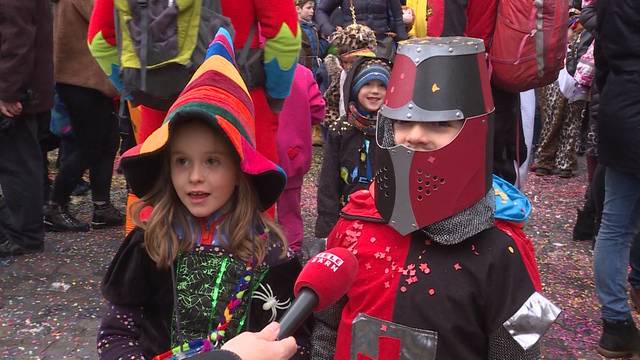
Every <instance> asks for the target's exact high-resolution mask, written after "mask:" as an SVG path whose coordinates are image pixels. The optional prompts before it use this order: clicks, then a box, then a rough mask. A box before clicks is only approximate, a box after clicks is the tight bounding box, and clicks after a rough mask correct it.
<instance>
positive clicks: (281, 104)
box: [0, 0, 640, 360]
mask: <svg viewBox="0 0 640 360" xmlns="http://www.w3.org/2000/svg"><path fill="white" fill-rule="evenodd" d="M506 2H509V0H491V1H481V0H470V1H467V2H455V1H448V0H441V1H433V2H432V1H429V2H427V1H422V0H407V1H401V0H344V1H338V0H317V2H316V0H295V1H294V0H272V1H262V0H245V1H237V0H218V1H216V0H202V1H200V2H193V3H192V2H189V1H181V0H176V1H169V2H164V1H153V0H148V1H135V2H133V1H127V0H34V1H29V2H25V1H22V0H6V1H5V4H3V7H2V9H1V10H0V11H1V12H0V113H1V114H0V256H2V257H10V256H21V255H27V254H30V253H35V252H41V251H43V249H44V241H45V231H58V232H88V231H91V230H92V229H99V228H106V227H110V228H112V229H113V231H114V232H122V236H123V238H124V241H123V242H122V244H121V246H120V248H119V250H118V251H117V253H116V254H114V257H113V260H112V262H111V264H110V265H109V267H108V270H107V273H106V274H105V276H104V279H103V281H102V284H101V292H102V295H103V297H104V300H105V303H106V305H105V311H104V315H103V317H102V321H101V324H100V328H99V329H98V330H97V334H98V335H97V353H98V356H99V358H100V359H125V358H127V359H129V358H130V359H151V358H153V359H177V358H185V357H188V356H193V355H195V354H200V353H205V352H206V353H209V355H210V356H211V358H212V359H238V358H240V359H243V360H254V359H256V360H257V359H288V358H296V359H347V358H355V357H367V358H378V359H398V358H407V359H454V358H455V359H537V358H540V356H541V354H540V339H541V338H542V337H543V336H544V334H545V332H546V330H547V329H548V328H549V326H551V324H553V323H554V322H555V320H556V318H557V317H558V315H559V312H560V311H561V310H560V308H558V306H560V307H561V306H562V304H555V305H554V304H553V303H551V302H550V301H549V300H548V299H547V298H546V297H545V296H544V295H543V293H544V292H543V290H544V289H543V288H542V283H541V281H540V277H539V274H538V269H537V265H536V256H535V250H534V246H533V244H532V242H531V241H530V239H529V238H528V237H527V235H526V233H525V232H526V231H525V229H524V226H525V224H526V221H527V219H528V216H529V214H530V212H531V211H532V209H531V203H530V202H529V201H528V199H527V198H526V196H525V195H524V194H523V193H522V189H523V187H524V186H525V184H526V176H527V172H529V171H531V172H532V173H534V174H535V175H536V176H541V177H542V176H555V175H557V176H559V177H561V178H569V177H573V176H575V175H576V173H577V172H578V163H579V161H578V155H582V154H584V155H585V156H586V163H587V174H588V176H587V179H588V187H587V191H586V193H585V197H584V198H585V202H584V206H583V208H582V209H578V211H577V214H576V215H577V216H576V221H575V226H574V229H573V239H574V240H576V241H583V240H586V241H592V242H593V244H594V245H593V247H594V259H593V263H594V269H593V273H594V278H595V285H596V292H597V295H598V299H599V301H600V304H601V311H602V315H601V316H602V335H601V338H600V342H599V343H598V346H597V352H598V353H599V354H601V355H602V356H605V357H607V358H618V357H626V356H640V332H639V331H638V329H637V327H636V325H635V323H634V320H633V318H632V317H631V308H630V307H629V298H630V299H631V302H632V303H633V304H634V306H635V307H636V310H637V309H640V240H639V239H640V153H639V150H638V149H639V148H638V146H637V144H638V143H639V141H640V100H639V99H640V82H639V80H640V25H638V24H640V6H638V5H636V4H635V2H634V0H615V1H614V0H583V1H582V2H580V1H570V3H569V4H568V7H567V8H566V9H564V8H563V9H561V10H562V11H560V12H558V13H562V15H561V16H560V15H558V16H559V17H558V18H559V19H561V20H562V21H563V23H562V24H561V25H562V26H560V27H558V30H557V31H559V32H558V33H557V34H549V33H548V32H551V31H554V30H553V29H552V28H550V27H546V26H544V27H542V26H541V27H540V28H538V31H540V32H541V31H543V29H544V31H545V32H547V33H545V36H548V37H549V38H553V36H554V35H558V36H560V38H562V39H565V38H566V45H567V46H566V52H565V51H564V50H565V48H564V44H565V42H564V41H561V42H560V44H555V45H556V46H558V45H561V46H563V48H562V49H561V52H562V55H563V56H564V57H566V60H565V61H564V68H563V69H561V70H560V71H559V73H558V72H557V70H558V69H555V71H556V73H557V74H558V75H557V79H555V78H554V79H553V80H554V81H550V82H549V81H547V82H545V83H544V84H541V86H539V87H538V88H537V89H535V90H534V89H533V87H536V86H534V85H531V86H529V87H526V88H524V89H523V90H529V91H527V92H524V91H523V92H522V93H519V92H517V91H513V89H512V88H507V87H505V86H504V82H503V80H501V81H502V82H498V81H492V76H494V78H495V76H496V73H497V72H500V71H503V70H501V68H499V67H497V66H496V67H495V69H493V70H492V66H491V61H494V60H495V54H494V53H493V52H492V51H491V50H492V48H491V47H492V46H504V41H506V40H505V39H506V37H505V35H504V34H502V33H501V34H500V35H498V33H497V32H494V30H495V29H496V28H497V21H498V20H497V18H498V12H499V11H502V10H500V9H501V7H500V6H501V5H502V3H506ZM513 2H517V1H515V0H513ZM559 3H561V4H562V6H564V3H563V2H559ZM565 10H566V12H565ZM532 11H533V13H535V12H536V11H542V10H541V8H535V7H533V8H532ZM501 16H508V15H506V13H503V14H502V15H501ZM539 18H542V16H539ZM565 19H568V21H567V22H566V23H564V21H565ZM545 21H546V20H545ZM565 32H566V33H565ZM498 36H502V38H498ZM534 36H535V31H534V32H532V33H531V36H528V35H527V36H525V38H523V39H524V40H522V43H521V44H520V45H519V48H520V51H522V50H523V49H524V48H525V46H524V44H525V40H527V39H528V38H529V37H534ZM532 48H535V49H534V50H533V51H536V49H538V47H536V46H534V47H532ZM540 58H542V55H540ZM537 60H539V59H537ZM516 63H517V62H516ZM503 64H504V62H503ZM532 64H533V65H531V66H536V64H537V66H539V68H538V71H537V72H536V71H532V72H531V73H532V74H534V75H532V76H534V77H535V74H538V75H540V74H542V73H543V70H544V71H546V72H549V71H551V72H553V71H554V69H551V70H549V69H548V68H546V69H544V68H543V67H544V62H542V63H540V62H537V63H536V62H535V61H534V62H533V63H532ZM492 71H494V72H495V73H492ZM554 74H555V73H554ZM501 75H504V73H502V74H501ZM540 77H542V76H541V75H540ZM502 79H504V78H502ZM534 114H535V116H534ZM314 145H317V146H321V147H322V166H321V170H320V176H319V179H318V182H317V185H318V192H317V213H318V216H317V218H316V220H315V224H313V225H314V237H312V238H311V239H305V238H304V236H303V233H304V223H303V218H302V209H301V197H302V185H303V179H304V177H305V174H306V173H307V172H308V171H309V169H310V166H311V158H312V146H314ZM56 149H57V151H56V152H53V151H54V150H56ZM54 158H55V159H56V160H55V164H49V159H54ZM115 171H117V172H119V173H121V174H123V175H124V177H125V179H126V184H127V190H128V197H127V202H126V204H124V203H123V204H118V203H115V204H113V203H112V199H111V183H112V178H113V176H114V175H113V174H114V172H115ZM87 174H88V176H85V175H87ZM89 191H90V194H91V200H92V204H93V212H92V217H91V221H90V222H89V223H85V222H83V221H81V220H80V219H78V217H76V216H75V214H73V213H72V212H71V211H70V208H69V203H70V198H71V196H73V195H77V194H83V193H85V192H89ZM636 240H639V241H636ZM303 242H309V243H310V244H306V245H309V246H307V248H310V249H315V250H316V251H314V253H312V254H306V253H303V251H302V249H303ZM331 248H346V249H348V250H349V251H350V252H351V253H352V254H353V255H354V256H355V258H356V259H357V260H358V273H357V276H356V280H355V282H354V285H353V286H352V287H351V288H350V289H349V290H348V291H347V293H346V294H345V296H343V297H342V298H341V299H340V300H339V301H338V302H336V303H335V304H331V305H330V306H329V307H328V308H326V309H324V310H322V311H320V312H317V313H315V314H314V315H313V316H311V317H310V318H308V319H307V320H306V321H305V322H304V324H302V326H300V327H299V328H298V329H297V330H296V331H295V334H293V336H290V337H286V338H284V339H280V338H278V332H279V325H278V324H277V323H274V321H276V320H278V319H280V318H281V316H282V314H283V313H284V312H285V311H286V310H287V309H288V308H289V306H290V305H291V302H292V301H293V300H294V292H295V291H297V290H295V291H294V287H295V285H296V278H297V276H298V274H299V273H300V271H301V269H302V267H303V264H304V262H305V261H307V260H308V259H309V257H311V256H313V255H315V253H316V252H320V251H322V250H325V249H331ZM338 260H339V259H338ZM629 267H630V268H631V271H630V272H629V271H628V268H629ZM337 281H340V280H339V279H337ZM627 289H629V290H627ZM556 305H558V306H556ZM460 339H474V341H461V340H460ZM399 354H403V355H402V356H400V355H399Z"/></svg>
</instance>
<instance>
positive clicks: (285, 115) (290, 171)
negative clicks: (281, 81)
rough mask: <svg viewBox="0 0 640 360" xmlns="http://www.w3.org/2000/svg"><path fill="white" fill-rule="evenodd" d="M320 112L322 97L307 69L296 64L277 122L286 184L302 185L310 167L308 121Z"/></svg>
mask: <svg viewBox="0 0 640 360" xmlns="http://www.w3.org/2000/svg"><path fill="white" fill-rule="evenodd" d="M324 112H325V103H324V99H323V98H322V94H320V89H318V84H316V81H315V79H314V77H313V74H312V73H311V70H309V69H307V68H306V67H304V66H302V65H299V64H298V65H297V66H296V70H295V74H294V76H293V84H292V85H291V94H290V95H289V96H288V97H287V98H286V100H285V101H284V105H283V107H282V111H281V112H280V116H279V122H278V136H277V146H278V157H279V158H280V166H281V167H282V168H283V169H284V171H285V172H286V173H287V178H288V179H287V188H295V187H300V186H302V178H303V177H304V174H306V173H307V171H309V168H310V167H311V124H319V123H320V122H322V119H323V118H324Z"/></svg>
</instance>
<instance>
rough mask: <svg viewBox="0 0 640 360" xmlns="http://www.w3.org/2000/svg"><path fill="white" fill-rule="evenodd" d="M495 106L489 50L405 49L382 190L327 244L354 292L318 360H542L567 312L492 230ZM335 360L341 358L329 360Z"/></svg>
mask: <svg viewBox="0 0 640 360" xmlns="http://www.w3.org/2000/svg"><path fill="white" fill-rule="evenodd" d="M493 111H494V106H493V100H492V97H491V90H490V85H489V75H488V71H487V66H486V62H485V54H484V45H483V42H482V40H478V39H473V38H462V37H449V38H427V39H413V40H408V41H405V42H401V43H400V45H399V48H398V53H397V56H396V58H395V61H394V67H393V70H392V72H391V79H390V81H389V85H388V91H387V97H386V100H385V105H384V106H383V107H382V109H381V110H380V116H379V118H378V122H377V125H376V141H377V143H378V145H379V146H380V148H381V151H380V153H379V156H377V157H376V162H375V169H374V170H375V174H374V175H375V181H374V182H373V183H372V185H371V187H370V188H369V190H362V191H360V192H357V193H354V194H352V195H351V197H350V199H349V203H348V204H347V206H345V207H344V208H343V210H342V213H341V219H340V220H339V221H338V223H337V224H336V226H335V228H334V229H333V232H332V233H331V234H330V235H329V238H328V240H327V247H328V248H332V247H346V248H349V249H351V250H352V251H353V253H354V254H355V255H356V257H357V258H358V262H359V272H358V280H357V281H356V282H355V285H354V286H353V287H352V288H351V289H350V290H349V292H348V293H347V295H346V296H345V297H344V298H343V299H342V301H340V302H339V303H337V304H336V305H334V306H333V307H332V308H331V309H329V310H326V311H325V312H323V313H321V314H318V316H317V320H318V321H317V322H316V327H315V329H314V334H313V338H312V344H313V349H312V358H317V359H320V358H322V359H327V358H334V359H352V360H355V359H363V358H366V359H384V360H395V359H422V360H424V359H427V360H432V359H536V358H538V357H539V356H540V351H539V339H540V338H541V337H542V335H543V334H544V333H545V332H546V330H547V329H548V327H549V326H550V325H551V324H552V323H553V322H554V321H555V319H556V318H557V316H558V314H559V311H560V310H559V309H558V308H557V307H555V306H554V305H553V304H552V303H551V302H549V301H548V300H547V299H546V298H545V297H544V296H542V295H541V294H540V293H539V292H538V291H539V290H540V289H539V286H538V284H537V283H535V282H534V281H533V280H532V278H535V277H536V275H537V270H536V269H535V267H534V266H532V265H531V263H530V262H526V261H523V256H525V255H530V254H524V253H521V252H520V247H519V246H518V244H517V243H516V241H514V239H512V238H511V237H510V236H509V235H508V234H507V233H506V232H503V231H502V230H500V229H498V228H497V227H496V226H495V224H494V207H495V200H494V191H493V189H492V187H491V184H492V174H491V169H492V159H493V156H492V151H493V148H492V145H493V122H492V121H493V119H492V115H493V114H492V113H493ZM329 349H335V353H329V354H328V353H327V352H330V351H331V350H329Z"/></svg>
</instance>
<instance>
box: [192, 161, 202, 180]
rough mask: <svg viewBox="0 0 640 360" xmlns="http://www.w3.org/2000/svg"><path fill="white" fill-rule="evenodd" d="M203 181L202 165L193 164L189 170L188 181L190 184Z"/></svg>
mask: <svg viewBox="0 0 640 360" xmlns="http://www.w3.org/2000/svg"><path fill="white" fill-rule="evenodd" d="M203 179H204V169H203V167H202V165H200V164H195V165H193V167H192V168H191V171H190V172H189V181H191V182H201V181H202V180H203Z"/></svg>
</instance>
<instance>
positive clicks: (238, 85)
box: [121, 28, 287, 210]
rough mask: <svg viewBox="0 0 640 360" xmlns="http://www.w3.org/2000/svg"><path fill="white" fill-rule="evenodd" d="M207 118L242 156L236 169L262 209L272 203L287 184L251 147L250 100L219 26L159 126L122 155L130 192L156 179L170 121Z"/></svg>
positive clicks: (278, 170) (225, 34)
mask: <svg viewBox="0 0 640 360" xmlns="http://www.w3.org/2000/svg"><path fill="white" fill-rule="evenodd" d="M193 118H198V119H206V120H207V121H209V122H210V123H211V125H212V126H215V127H218V128H219V129H221V130H222V131H223V132H224V134H226V136H227V137H228V138H229V140H230V142H231V144H232V145H233V147H234V149H235V150H236V152H237V153H238V156H239V158H240V170H241V171H242V172H243V173H245V174H246V175H248V176H249V178H250V179H251V182H252V184H253V186H254V187H255V188H256V190H257V193H258V197H259V199H260V205H261V209H260V210H265V209H268V208H269V207H271V205H273V204H274V203H275V202H276V200H277V199H278V196H280V193H282V190H283V189H284V186H285V183H286V178H287V177H286V175H285V173H284V171H283V170H282V169H281V168H280V167H279V166H278V165H276V164H274V163H273V162H271V161H270V160H269V159H267V158H266V157H265V156H264V155H262V154H261V153H259V152H258V151H257V150H256V148H255V143H256V141H255V138H256V137H255V118H254V109H253V102H252V101H251V97H250V95H249V91H248V90H247V87H246V85H245V83H244V81H243V80H242V78H241V77H240V74H239V73H238V70H237V68H236V65H235V54H234V49H233V42H232V40H231V36H230V34H229V33H228V32H227V31H226V30H225V29H223V28H221V29H220V30H219V31H218V33H217V34H216V36H215V38H214V40H213V42H212V43H211V45H210V46H209V50H208V52H207V59H206V60H205V62H204V63H203V64H202V65H201V66H200V68H198V70H197V71H196V73H195V74H194V75H193V77H192V78H191V80H190V81H189V83H188V84H187V86H186V87H185V89H184V90H183V91H182V93H181V94H180V96H178V99H176V101H175V103H174V104H173V105H172V106H171V108H170V109H169V112H168V113H167V117H166V118H165V120H164V122H163V124H162V126H160V128H158V129H157V130H156V131H154V132H153V133H152V134H151V135H149V137H148V138H147V139H146V140H145V141H144V142H143V143H142V144H139V145H138V146H136V147H134V148H132V149H130V150H128V151H127V152H126V153H125V154H124V155H123V157H122V161H121V164H122V168H123V170H124V175H125V177H126V179H127V181H128V182H129V186H130V187H131V191H132V192H133V193H134V194H135V195H136V196H138V197H143V196H145V195H146V194H147V193H148V192H149V191H150V190H151V189H152V188H153V186H154V185H155V181H156V179H158V178H159V175H160V171H161V168H162V161H163V159H164V150H165V149H166V147H167V144H168V143H169V137H170V136H171V129H172V127H173V125H175V124H176V123H177V122H179V121H181V120H184V119H193Z"/></svg>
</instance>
